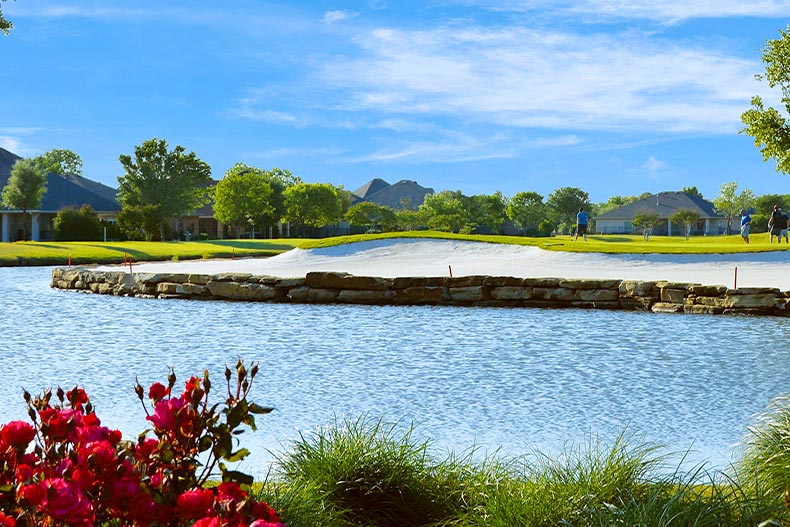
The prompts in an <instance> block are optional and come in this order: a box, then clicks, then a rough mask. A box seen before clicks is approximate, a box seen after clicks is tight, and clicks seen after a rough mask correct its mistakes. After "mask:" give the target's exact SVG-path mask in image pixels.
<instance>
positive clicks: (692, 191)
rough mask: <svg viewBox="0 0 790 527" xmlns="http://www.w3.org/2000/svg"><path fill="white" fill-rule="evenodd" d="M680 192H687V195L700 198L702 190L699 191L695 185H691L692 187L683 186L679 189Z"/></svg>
mask: <svg viewBox="0 0 790 527" xmlns="http://www.w3.org/2000/svg"><path fill="white" fill-rule="evenodd" d="M681 192H682V193H684V194H688V195H689V196H696V197H698V198H700V199H702V192H700V191H699V190H697V187H696V186H693V187H683V188H682V189H681Z"/></svg>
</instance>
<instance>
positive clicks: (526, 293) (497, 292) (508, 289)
mask: <svg viewBox="0 0 790 527" xmlns="http://www.w3.org/2000/svg"><path fill="white" fill-rule="evenodd" d="M489 294H490V295H491V298H493V299H494V300H523V299H524V298H529V297H530V296H531V294H532V291H531V290H530V289H529V288H527V287H522V286H507V285H503V286H499V287H492V288H491V289H490V290H489Z"/></svg>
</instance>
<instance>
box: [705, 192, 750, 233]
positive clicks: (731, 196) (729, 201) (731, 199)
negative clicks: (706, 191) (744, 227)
mask: <svg viewBox="0 0 790 527" xmlns="http://www.w3.org/2000/svg"><path fill="white" fill-rule="evenodd" d="M754 200H755V197H754V193H753V192H752V191H751V190H749V189H748V188H745V189H743V191H741V193H740V194H738V182H737V181H732V182H729V183H723V184H722V185H721V188H720V189H719V195H718V196H716V197H715V198H713V206H714V207H715V208H716V210H717V211H718V213H719V214H721V215H722V216H724V217H725V218H727V234H730V231H731V224H732V218H733V217H735V216H737V215H738V213H739V212H740V211H741V209H744V210H748V209H749V208H751V207H752V205H753V203H754Z"/></svg>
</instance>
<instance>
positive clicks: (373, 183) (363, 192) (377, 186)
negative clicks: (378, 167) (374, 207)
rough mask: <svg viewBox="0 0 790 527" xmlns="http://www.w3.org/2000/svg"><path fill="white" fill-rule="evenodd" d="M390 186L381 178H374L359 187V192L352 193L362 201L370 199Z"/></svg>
mask: <svg viewBox="0 0 790 527" xmlns="http://www.w3.org/2000/svg"><path fill="white" fill-rule="evenodd" d="M389 186H390V184H389V183H387V182H386V181H384V180H383V179H381V178H374V179H371V180H370V181H368V182H367V183H365V184H364V185H362V186H361V187H359V188H358V189H357V190H355V191H354V192H352V194H354V195H355V196H359V197H360V198H362V200H366V199H368V198H369V197H370V196H372V195H373V194H376V193H377V192H380V191H382V190H384V189H385V188H387V187H389Z"/></svg>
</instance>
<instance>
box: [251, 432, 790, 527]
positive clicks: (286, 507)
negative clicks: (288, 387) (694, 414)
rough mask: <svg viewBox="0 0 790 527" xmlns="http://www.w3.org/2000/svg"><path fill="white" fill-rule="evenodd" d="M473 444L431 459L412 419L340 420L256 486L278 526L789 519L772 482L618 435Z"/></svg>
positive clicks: (473, 526) (301, 443)
mask: <svg viewBox="0 0 790 527" xmlns="http://www.w3.org/2000/svg"><path fill="white" fill-rule="evenodd" d="M474 454H475V452H473V451H472V452H469V453H466V454H464V455H461V456H457V455H454V454H450V455H448V456H444V457H441V458H439V457H436V456H435V454H433V450H432V449H431V448H430V444H429V443H427V442H423V441H419V440H416V439H415V437H414V435H413V433H412V429H411V428H406V429H405V430H404V429H403V427H398V426H395V425H387V424H384V423H382V422H381V421H375V420H368V419H359V420H355V421H354V420H347V421H343V422H340V423H336V424H335V425H333V426H331V427H328V428H326V429H322V430H319V431H316V432H313V433H311V434H309V435H303V436H302V437H301V438H300V439H299V440H297V441H296V442H295V444H294V445H293V447H292V449H291V450H290V451H289V452H288V453H287V454H284V455H283V457H282V458H280V459H279V460H278V463H277V464H276V468H275V472H274V473H273V476H272V478H270V480H269V481H268V482H266V483H265V484H263V485H262V486H261V487H260V493H261V497H262V499H265V501H267V502H269V503H271V504H273V505H274V506H275V507H276V508H277V509H278V510H280V511H281V512H282V514H283V519H284V521H285V522H286V525H288V526H289V527H302V526H304V527H307V526H323V527H341V526H360V527H361V526H376V527H396V526H397V527H402V526H410V527H416V526H426V527H428V526H431V527H438V526H445V527H451V526H454V527H461V526H465V527H513V526H547V527H548V526H564V527H571V526H601V527H603V526H611V525H627V526H632V525H633V526H636V525H642V526H672V525H680V526H700V527H702V526H711V527H713V526H757V525H761V524H762V522H766V521H769V520H774V521H776V522H777V523H775V524H766V525H786V522H787V519H788V515H787V511H786V509H785V506H784V503H783V500H782V498H781V492H779V493H777V492H776V489H775V488H771V490H769V491H766V488H767V486H763V485H761V484H759V483H758V482H755V481H752V480H750V479H749V478H743V479H742V478H740V477H739V476H738V474H737V473H734V474H725V473H710V472H708V471H706V470H704V469H703V468H702V467H696V468H693V469H691V470H687V471H684V470H675V469H673V468H672V465H671V464H669V462H668V460H667V458H666V457H665V456H663V455H662V454H661V453H660V451H659V449H658V448H656V447H655V446H652V445H645V444H641V443H639V442H633V441H631V440H629V439H628V438H626V437H625V436H620V437H617V438H615V439H614V440H613V441H611V444H604V442H602V441H599V440H598V439H597V438H591V439H589V440H588V441H587V442H585V443H582V444H579V445H572V446H569V447H567V448H566V449H564V450H563V451H562V452H560V453H559V454H558V455H557V456H556V457H549V456H546V455H543V454H541V453H537V452H536V453H532V454H529V455H525V456H522V457H517V458H513V459H497V458H487V459H484V460H482V461H480V460H475V459H474V458H475V457H476V456H475V455H474ZM777 468H785V467H784V466H782V467H777ZM733 470H735V469H733ZM785 470H786V468H785Z"/></svg>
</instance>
